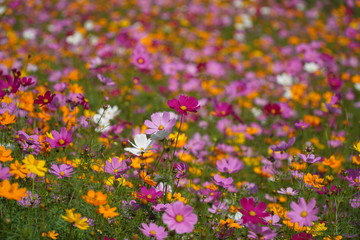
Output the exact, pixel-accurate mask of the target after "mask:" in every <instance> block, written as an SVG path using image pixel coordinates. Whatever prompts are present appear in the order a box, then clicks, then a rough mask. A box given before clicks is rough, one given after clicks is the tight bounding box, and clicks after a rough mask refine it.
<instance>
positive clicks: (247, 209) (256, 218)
mask: <svg viewBox="0 0 360 240" xmlns="http://www.w3.org/2000/svg"><path fill="white" fill-rule="evenodd" d="M240 204H241V207H242V208H241V209H239V211H240V212H241V213H242V214H243V216H242V217H241V219H242V220H243V223H244V224H246V223H248V222H251V223H253V224H258V223H261V224H263V225H268V223H267V222H266V221H265V220H264V219H263V218H264V217H267V216H270V213H268V212H264V211H265V209H266V203H265V202H260V203H259V204H258V205H257V206H255V201H254V199H253V198H242V199H241V200H240Z"/></svg>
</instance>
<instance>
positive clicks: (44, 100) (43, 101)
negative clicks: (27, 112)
mask: <svg viewBox="0 0 360 240" xmlns="http://www.w3.org/2000/svg"><path fill="white" fill-rule="evenodd" d="M55 95H56V94H51V92H50V91H46V93H45V94H44V95H39V96H38V97H37V98H36V99H35V100H34V104H39V105H40V107H41V106H44V105H47V104H49V103H51V102H52V100H53V99H54V97H55Z"/></svg>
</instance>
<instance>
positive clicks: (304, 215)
mask: <svg viewBox="0 0 360 240" xmlns="http://www.w3.org/2000/svg"><path fill="white" fill-rule="evenodd" d="M307 215H308V213H307V212H306V211H302V212H301V213H300V216H301V217H306V216H307Z"/></svg>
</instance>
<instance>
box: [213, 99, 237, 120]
mask: <svg viewBox="0 0 360 240" xmlns="http://www.w3.org/2000/svg"><path fill="white" fill-rule="evenodd" d="M232 113H233V108H232V106H231V105H230V104H228V103H226V102H222V103H218V104H216V105H215V111H214V112H211V115H213V116H217V117H226V116H228V115H230V114H232Z"/></svg>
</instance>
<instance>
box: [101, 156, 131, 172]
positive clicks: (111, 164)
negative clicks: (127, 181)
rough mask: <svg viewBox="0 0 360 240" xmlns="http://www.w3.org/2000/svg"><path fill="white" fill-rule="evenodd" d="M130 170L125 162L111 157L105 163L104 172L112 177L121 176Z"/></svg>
mask: <svg viewBox="0 0 360 240" xmlns="http://www.w3.org/2000/svg"><path fill="white" fill-rule="evenodd" d="M129 169H130V166H127V165H126V161H125V160H120V159H119V158H118V157H113V158H112V159H111V160H108V161H106V162H105V167H104V171H105V172H107V173H110V174H112V175H118V174H123V173H125V172H126V171H127V170H129Z"/></svg>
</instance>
